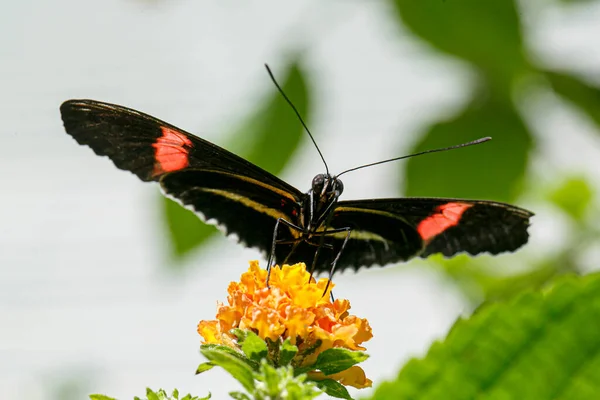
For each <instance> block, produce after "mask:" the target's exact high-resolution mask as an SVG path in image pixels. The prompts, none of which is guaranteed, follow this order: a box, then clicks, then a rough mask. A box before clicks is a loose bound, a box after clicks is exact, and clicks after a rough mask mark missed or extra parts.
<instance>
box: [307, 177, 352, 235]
mask: <svg viewBox="0 0 600 400" xmlns="http://www.w3.org/2000/svg"><path fill="white" fill-rule="evenodd" d="M343 191H344V185H343V183H342V181H341V180H339V179H337V178H336V177H335V176H331V175H329V174H318V175H317V176H315V177H314V178H313V180H312V186H311V189H310V190H309V191H308V193H307V196H306V199H305V201H304V204H303V210H302V211H303V223H304V227H305V228H306V229H307V230H308V231H313V232H314V231H315V230H317V229H318V228H319V227H321V225H323V224H324V223H325V222H326V220H327V217H328V216H329V215H330V212H331V210H332V209H333V207H334V206H335V203H337V200H338V198H339V197H340V195H341V194H342V192H343Z"/></svg>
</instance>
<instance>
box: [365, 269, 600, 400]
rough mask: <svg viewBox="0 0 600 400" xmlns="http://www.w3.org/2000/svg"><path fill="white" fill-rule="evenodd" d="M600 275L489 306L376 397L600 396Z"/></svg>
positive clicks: (459, 323)
mask: <svg viewBox="0 0 600 400" xmlns="http://www.w3.org/2000/svg"><path fill="white" fill-rule="evenodd" d="M598 332H600V274H593V275H588V276H585V277H563V278H561V279H560V280H559V281H558V282H557V283H556V284H555V285H554V286H553V287H551V288H549V289H547V290H545V291H536V292H527V293H523V294H521V295H520V296H518V297H517V298H515V299H513V300H512V301H509V302H498V303H490V304H487V305H484V306H482V307H481V308H480V309H479V310H478V311H477V312H476V313H475V314H474V315H473V316H472V317H470V318H469V319H466V320H465V319H459V320H458V321H457V322H456V323H455V325H454V327H453V328H452V329H451V331H450V333H449V334H448V336H447V337H446V339H445V340H444V341H443V342H437V343H434V344H433V345H432V346H431V348H430V349H429V352H428V354H427V356H426V357H425V358H423V359H419V360H417V359H413V360H411V361H410V362H408V363H407V364H406V365H405V366H404V368H403V369H402V370H401V372H400V374H399V376H398V377H397V379H396V380H395V381H392V382H387V383H384V384H381V385H380V386H379V387H378V388H377V390H376V391H375V393H374V395H373V397H372V398H373V399H377V400H387V399H390V400H391V399H393V400H396V399H405V398H406V399H415V400H419V399H441V398H443V399H449V400H452V399H473V398H478V399H522V400H528V399H534V400H544V399H597V398H600V384H599V382H600V335H599V334H598Z"/></svg>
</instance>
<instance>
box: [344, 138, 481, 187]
mask: <svg viewBox="0 0 600 400" xmlns="http://www.w3.org/2000/svg"><path fill="white" fill-rule="evenodd" d="M490 140H492V138H491V137H484V138H481V139H477V140H473V141H472V142H468V143H462V144H457V145H454V146H450V147H443V148H440V149H432V150H425V151H422V152H420V153H415V154H409V155H408V156H402V157H396V158H390V159H389V160H383V161H377V162H374V163H370V164H365V165H360V166H358V167H354V168H350V169H347V170H345V171H343V172H342V173H339V174H337V176H336V178H337V177H340V175H343V174H345V173H347V172H351V171H356V170H357V169H362V168H367V167H372V166H373V165H379V164H385V163H389V162H392V161H397V160H403V159H405V158H410V157H416V156H422V155H423V154H428V153H437V152H440V151H446V150H454V149H460V148H461V147H467V146H473V145H476V144H481V143H485V142H487V141H490Z"/></svg>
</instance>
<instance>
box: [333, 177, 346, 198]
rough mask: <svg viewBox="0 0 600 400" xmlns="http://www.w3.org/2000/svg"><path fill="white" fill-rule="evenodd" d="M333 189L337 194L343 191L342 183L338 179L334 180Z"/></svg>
mask: <svg viewBox="0 0 600 400" xmlns="http://www.w3.org/2000/svg"><path fill="white" fill-rule="evenodd" d="M335 191H336V192H337V195H338V196H339V195H340V194H342V192H343V191H344V184H343V183H342V181H340V180H339V179H336V180H335Z"/></svg>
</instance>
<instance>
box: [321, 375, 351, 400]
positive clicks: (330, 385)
mask: <svg viewBox="0 0 600 400" xmlns="http://www.w3.org/2000/svg"><path fill="white" fill-rule="evenodd" d="M315 383H316V385H317V387H318V388H319V389H321V390H322V391H323V392H325V393H327V394H328V395H329V396H331V397H335V398H336V399H349V400H352V397H350V393H348V390H347V389H346V387H345V386H344V385H342V384H341V383H339V382H338V381H334V380H333V379H323V380H322V381H315Z"/></svg>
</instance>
